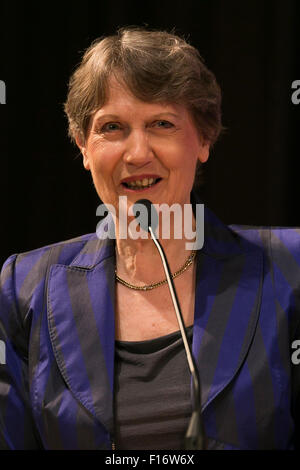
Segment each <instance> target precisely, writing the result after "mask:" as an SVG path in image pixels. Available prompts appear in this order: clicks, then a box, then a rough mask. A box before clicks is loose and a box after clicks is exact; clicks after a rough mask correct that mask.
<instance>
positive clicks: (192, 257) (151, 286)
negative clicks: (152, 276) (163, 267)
mask: <svg viewBox="0 0 300 470" xmlns="http://www.w3.org/2000/svg"><path fill="white" fill-rule="evenodd" d="M196 254H197V251H196V250H193V251H192V253H191V254H190V255H189V257H188V259H187V260H186V262H185V263H184V265H183V266H182V268H180V269H179V270H178V271H176V272H175V273H174V274H172V276H171V277H172V279H175V277H177V276H180V274H182V273H184V271H186V270H187V269H188V267H189V266H191V264H192V263H193V261H194V259H195V257H196ZM115 276H116V280H117V281H118V282H120V283H121V284H123V286H126V287H129V289H134V290H151V289H155V288H156V287H160V286H163V285H164V284H166V283H167V282H168V281H167V279H164V280H163V281H159V282H155V283H154V284H148V285H145V286H134V285H133V284H129V282H127V281H125V280H124V279H122V278H121V277H119V276H118V275H117V270H116V269H115Z"/></svg>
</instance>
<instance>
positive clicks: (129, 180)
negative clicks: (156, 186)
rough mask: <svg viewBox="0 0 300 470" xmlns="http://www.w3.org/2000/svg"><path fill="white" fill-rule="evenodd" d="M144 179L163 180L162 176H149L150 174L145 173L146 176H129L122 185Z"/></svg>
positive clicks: (123, 180) (122, 181)
mask: <svg viewBox="0 0 300 470" xmlns="http://www.w3.org/2000/svg"><path fill="white" fill-rule="evenodd" d="M144 178H153V179H157V178H161V176H159V175H155V174H149V173H145V174H142V175H133V176H128V178H124V179H122V180H121V184H122V183H130V182H131V181H135V180H142V179H144Z"/></svg>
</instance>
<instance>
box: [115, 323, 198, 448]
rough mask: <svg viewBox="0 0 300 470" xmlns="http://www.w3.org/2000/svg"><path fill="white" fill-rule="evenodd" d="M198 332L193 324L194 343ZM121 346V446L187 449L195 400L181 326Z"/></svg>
mask: <svg viewBox="0 0 300 470" xmlns="http://www.w3.org/2000/svg"><path fill="white" fill-rule="evenodd" d="M192 335H193V327H192V326H190V327H188V328H187V336H188V340H189V342H190V344H191V343H192ZM115 351H116V352H115V410H114V414H115V444H116V449H129V450H147V449H149V450H159V449H170V450H172V449H184V436H185V433H186V430H187V427H188V424H189V419H190V416H191V413H192V405H191V387H190V384H191V376H190V372H189V368H188V363H187V358H186V353H185V349H184V345H183V341H182V338H181V334H180V331H176V332H175V333H171V334H169V335H166V336H162V337H159V338H155V339H153V340H148V341H116V350H115Z"/></svg>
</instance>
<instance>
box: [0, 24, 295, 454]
mask: <svg viewBox="0 0 300 470" xmlns="http://www.w3.org/2000/svg"><path fill="white" fill-rule="evenodd" d="M220 102H221V99H220V91H219V87H218V85H217V83H216V81H215V78H214V76H213V74H212V73H211V72H210V71H209V70H208V69H207V68H206V66H205V65H204V64H203V61H202V60H201V58H200V56H199V54H198V52H197V51H196V50H195V49H194V48H193V47H192V46H190V45H188V44H187V43H186V42H185V41H184V40H183V39H181V38H179V37H177V36H175V35H172V34H169V33H166V32H151V31H146V30H144V29H140V28H134V29H122V30H120V31H119V32H118V33H117V35H115V36H111V37H106V38H104V39H102V40H100V41H96V42H95V43H94V44H92V46H91V47H90V48H89V49H88V50H87V52H86V53H85V55H84V57H83V60H82V62H81V64H80V65H79V67H78V68H77V70H76V71H75V73H74V74H73V76H72V77H71V80H70V85H69V93H68V98H67V102H66V105H65V110H66V113H67V116H68V119H69V130H70V135H71V137H72V139H73V140H74V141H75V142H76V144H77V145H78V147H79V148H80V151H81V153H82V156H83V165H84V167H85V169H86V170H88V171H90V172H91V174H92V178H93V183H94V186H95V189H96V191H97V193H98V195H99V198H100V199H101V201H102V202H103V203H104V204H105V205H106V206H107V207H113V208H115V209H116V211H115V213H111V214H109V215H108V216H107V217H106V218H105V219H104V220H103V221H102V223H101V224H100V226H99V227H98V229H97V235H96V234H88V235H84V236H81V237H78V238H75V239H73V240H67V241H64V242H60V243H56V244H54V245H50V246H46V247H43V248H40V249H37V250H34V251H31V252H28V253H23V254H19V255H12V256H11V257H10V258H9V259H8V260H7V262H6V263H5V264H4V266H3V270H2V275H1V276H2V277H1V300H0V320H1V330H0V331H1V340H2V341H3V344H4V343H5V347H6V351H5V361H2V362H5V363H3V364H2V365H1V366H0V367H1V369H0V373H1V376H0V378H1V385H0V394H1V402H0V403H1V410H2V411H1V420H0V442H1V444H0V445H1V448H10V449H20V448H21V449H23V448H26V449H28V448H43V449H110V448H111V447H115V446H116V448H117V449H118V448H119V449H182V448H184V436H185V432H186V428H187V425H188V422H189V418H190V414H191V411H192V404H191V403H192V402H191V393H190V375H189V369H188V366H187V362H186V358H185V352H184V348H183V345H182V341H181V339H180V334H179V331H178V330H179V328H178V324H177V319H176V316H175V313H174V309H173V304H172V302H171V297H170V294H169V290H168V287H167V284H166V283H165V282H160V281H161V280H164V278H165V274H164V270H163V267H162V264H161V261H160V258H159V254H158V251H157V249H156V247H155V246H154V244H153V242H152V240H151V239H150V238H148V239H145V238H142V237H140V238H137V239H133V238H130V236H127V237H126V238H125V237H121V236H120V233H121V232H120V228H121V227H120V210H121V209H123V210H124V209H125V211H126V213H127V212H128V211H129V210H130V208H131V207H132V205H133V204H134V203H135V202H136V201H138V200H139V199H141V198H144V199H145V198H146V199H149V200H151V202H152V203H154V204H163V203H165V204H167V205H168V206H172V205H173V204H178V205H179V207H181V208H182V209H183V208H184V205H187V204H188V205H190V204H191V203H193V207H195V204H197V203H199V202H200V201H199V200H198V198H197V195H196V192H195V191H192V188H193V184H194V180H195V173H196V170H197V168H199V167H201V165H202V164H203V163H204V162H206V161H207V159H208V156H209V150H210V147H211V146H212V145H213V144H214V142H215V141H216V139H217V137H218V135H219V133H220V130H221V118H220V116H221V111H220ZM125 196H126V199H125ZM120 201H126V203H125V206H123V207H121V202H120ZM130 214H131V213H130V212H129V217H128V221H127V222H128V223H129V222H132V220H133V216H132V214H131V215H130ZM204 223H205V236H204V246H203V248H201V249H200V250H194V251H191V250H186V246H187V245H186V242H187V237H186V236H185V235H184V234H185V232H184V234H183V236H182V237H181V238H176V237H175V235H174V228H173V229H171V237H170V238H169V239H167V238H166V239H162V240H161V244H162V246H163V247H164V249H165V252H166V254H167V257H168V261H169V265H170V269H171V272H172V273H175V276H174V284H175V287H176V291H177V295H178V298H179V302H180V306H181V310H182V315H183V318H184V322H185V324H186V326H187V332H188V337H189V340H190V344H191V346H192V350H193V355H194V358H195V361H196V365H197V368H198V370H199V373H200V378H201V385H202V392H201V402H202V417H203V421H204V428H205V435H206V442H207V448H208V449H289V448H293V447H294V446H295V445H296V444H297V442H296V430H297V427H296V426H298V422H299V417H297V407H299V396H300V373H299V372H300V366H299V367H297V365H295V364H293V363H292V361H291V353H292V349H291V347H292V342H293V341H294V340H295V339H298V338H300V331H299V320H300V316H299V308H298V307H299V304H298V303H299V300H298V292H299V286H300V266H299V264H300V257H299V239H300V237H299V233H298V231H297V230H293V229H275V230H270V229H268V228H251V227H250V228H249V227H237V226H236V227H231V228H229V227H226V226H224V225H223V224H222V223H221V222H220V221H219V220H218V219H217V218H216V217H215V216H214V215H213V214H212V213H211V212H210V211H208V210H207V209H205V217H204ZM195 224H196V220H195V217H194V218H193V229H194V228H195ZM112 229H113V230H114V233H115V237H116V239H115V240H114V239H113V238H112V237H107V233H112V232H111V230H112ZM189 241H190V240H189ZM141 288H142V289H141ZM297 420H298V421H297Z"/></svg>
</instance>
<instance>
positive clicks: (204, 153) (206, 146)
mask: <svg viewBox="0 0 300 470" xmlns="http://www.w3.org/2000/svg"><path fill="white" fill-rule="evenodd" d="M209 150H210V143H209V142H208V141H203V142H202V143H201V146H200V150H199V155H198V159H199V161H200V162H201V163H205V162H207V160H208V157H209Z"/></svg>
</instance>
